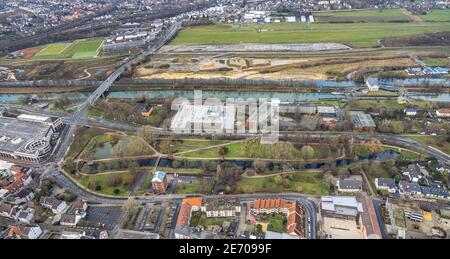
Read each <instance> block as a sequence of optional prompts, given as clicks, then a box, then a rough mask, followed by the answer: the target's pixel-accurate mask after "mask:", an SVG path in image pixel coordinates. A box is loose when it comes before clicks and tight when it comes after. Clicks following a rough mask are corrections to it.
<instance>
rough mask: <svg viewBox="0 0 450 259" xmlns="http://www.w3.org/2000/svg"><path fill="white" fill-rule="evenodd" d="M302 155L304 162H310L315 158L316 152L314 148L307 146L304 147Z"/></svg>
mask: <svg viewBox="0 0 450 259" xmlns="http://www.w3.org/2000/svg"><path fill="white" fill-rule="evenodd" d="M300 154H301V156H302V158H303V159H304V160H310V159H313V158H315V155H316V154H315V151H314V148H312V147H311V146H308V145H305V146H303V147H302V149H301V151H300Z"/></svg>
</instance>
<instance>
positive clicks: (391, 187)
mask: <svg viewBox="0 0 450 259" xmlns="http://www.w3.org/2000/svg"><path fill="white" fill-rule="evenodd" d="M375 187H376V188H377V190H384V191H388V192H389V193H396V192H397V188H396V185H395V181H394V179H390V178H375Z"/></svg>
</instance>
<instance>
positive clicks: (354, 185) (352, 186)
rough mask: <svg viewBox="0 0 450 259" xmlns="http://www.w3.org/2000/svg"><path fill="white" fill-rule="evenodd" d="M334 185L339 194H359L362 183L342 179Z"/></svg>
mask: <svg viewBox="0 0 450 259" xmlns="http://www.w3.org/2000/svg"><path fill="white" fill-rule="evenodd" d="M336 185H337V187H338V191H339V192H361V191H362V186H363V183H362V181H358V180H353V179H342V180H338V181H337V183H336Z"/></svg>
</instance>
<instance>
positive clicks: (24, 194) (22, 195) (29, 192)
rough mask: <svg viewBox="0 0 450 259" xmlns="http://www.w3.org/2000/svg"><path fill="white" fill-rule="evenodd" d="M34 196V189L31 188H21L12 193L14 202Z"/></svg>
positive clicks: (18, 202)
mask: <svg viewBox="0 0 450 259" xmlns="http://www.w3.org/2000/svg"><path fill="white" fill-rule="evenodd" d="M33 198H34V190H33V189H31V188H23V189H22V190H20V191H19V192H18V193H16V194H15V195H14V203H15V204H20V203H26V202H29V201H31V200H32V199H33Z"/></svg>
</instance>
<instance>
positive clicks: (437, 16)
mask: <svg viewBox="0 0 450 259" xmlns="http://www.w3.org/2000/svg"><path fill="white" fill-rule="evenodd" d="M420 18H422V20H424V21H429V22H444V21H450V9H444V10H442V9H433V10H430V11H429V12H428V13H427V14H426V15H421V16H420Z"/></svg>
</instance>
